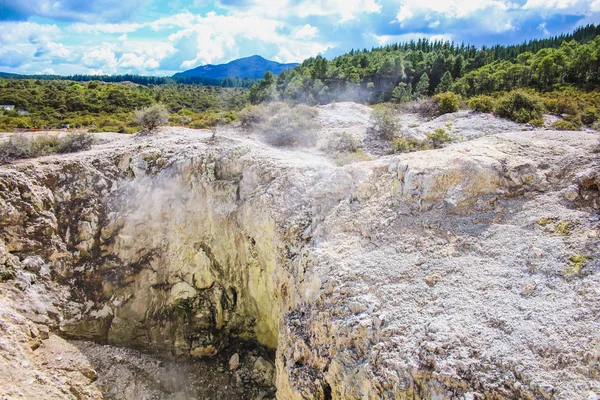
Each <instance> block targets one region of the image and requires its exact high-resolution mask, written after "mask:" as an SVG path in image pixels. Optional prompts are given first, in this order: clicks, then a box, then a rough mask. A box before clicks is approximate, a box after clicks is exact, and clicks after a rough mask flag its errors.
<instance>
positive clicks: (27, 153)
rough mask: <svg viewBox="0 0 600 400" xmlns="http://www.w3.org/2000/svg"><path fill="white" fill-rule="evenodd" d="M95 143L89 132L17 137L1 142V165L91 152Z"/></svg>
mask: <svg viewBox="0 0 600 400" xmlns="http://www.w3.org/2000/svg"><path fill="white" fill-rule="evenodd" d="M93 143H94V136H93V135H92V134H91V133H87V132H71V133H68V134H66V135H63V136H58V135H36V136H26V135H16V136H13V137H11V138H10V139H8V140H5V141H2V142H0V164H5V163H9V162H11V161H13V160H16V159H21V158H31V157H41V156H46V155H49V154H55V153H74V152H78V151H84V150H89V149H91V147H92V144H93Z"/></svg>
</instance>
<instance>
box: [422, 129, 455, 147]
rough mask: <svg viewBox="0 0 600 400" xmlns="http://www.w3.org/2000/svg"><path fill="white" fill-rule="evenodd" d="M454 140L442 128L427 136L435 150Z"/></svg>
mask: <svg viewBox="0 0 600 400" xmlns="http://www.w3.org/2000/svg"><path fill="white" fill-rule="evenodd" d="M453 140H454V138H453V137H452V136H450V135H449V134H448V133H447V132H446V130H445V129H441V128H440V129H436V130H435V131H433V132H430V133H428V134H427V142H428V144H429V145H430V146H431V147H433V148H434V149H438V148H440V147H442V145H444V144H445V143H449V142H451V141H453Z"/></svg>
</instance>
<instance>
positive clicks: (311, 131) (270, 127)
mask: <svg viewBox="0 0 600 400" xmlns="http://www.w3.org/2000/svg"><path fill="white" fill-rule="evenodd" d="M281 104H282V103H280V105H277V106H275V107H268V108H269V109H270V110H273V111H275V112H276V113H275V114H274V115H273V116H272V117H270V118H269V119H268V121H266V122H265V123H263V124H261V125H259V127H260V128H262V131H263V133H264V135H265V139H266V141H267V142H268V143H269V144H271V145H273V146H313V145H314V144H315V142H316V132H317V128H318V126H319V125H318V124H317V122H316V121H315V118H316V116H317V114H318V113H317V110H315V109H314V108H311V107H308V106H306V105H298V106H296V107H294V108H290V107H289V106H287V105H285V104H284V105H281Z"/></svg>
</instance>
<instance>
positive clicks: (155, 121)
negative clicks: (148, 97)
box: [133, 104, 169, 131]
mask: <svg viewBox="0 0 600 400" xmlns="http://www.w3.org/2000/svg"><path fill="white" fill-rule="evenodd" d="M133 120H134V122H135V123H136V124H138V125H141V126H143V127H144V128H146V129H147V130H149V131H153V130H155V129H156V128H157V127H159V126H160V125H165V124H168V123H169V112H168V111H167V108H166V107H165V106H164V105H162V104H155V105H153V106H150V107H146V108H143V109H141V110H138V111H136V112H135V116H134V119H133Z"/></svg>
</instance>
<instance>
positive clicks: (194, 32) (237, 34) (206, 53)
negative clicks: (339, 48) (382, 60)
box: [153, 13, 331, 70]
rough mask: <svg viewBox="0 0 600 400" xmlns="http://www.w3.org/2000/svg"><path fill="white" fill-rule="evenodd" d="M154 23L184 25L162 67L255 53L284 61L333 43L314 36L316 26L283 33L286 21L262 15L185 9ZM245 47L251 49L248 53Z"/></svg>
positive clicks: (173, 36)
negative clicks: (195, 11)
mask: <svg viewBox="0 0 600 400" xmlns="http://www.w3.org/2000/svg"><path fill="white" fill-rule="evenodd" d="M153 25H154V27H156V28H158V27H162V26H176V25H179V26H181V27H182V28H183V29H180V30H179V31H177V32H175V33H173V34H171V35H170V36H169V41H170V43H171V44H172V46H173V48H174V51H173V52H171V54H170V55H169V56H168V57H166V58H165V59H162V61H161V68H162V69H167V70H181V69H189V68H193V67H197V66H198V65H202V64H214V63H220V62H226V61H230V60H232V59H235V58H238V57H242V56H249V55H252V54H256V53H258V54H262V55H264V56H265V57H267V58H272V59H275V60H277V61H281V62H295V61H302V60H304V59H305V58H308V57H311V56H314V55H316V54H318V53H320V52H324V51H326V50H327V49H328V48H329V47H331V45H330V44H327V43H322V42H320V41H316V40H314V37H315V36H317V34H318V29H317V28H316V27H313V26H311V25H309V24H306V25H304V26H301V27H298V28H297V29H295V30H292V33H291V34H289V35H288V34H285V33H284V30H285V28H286V24H285V23H284V22H283V21H281V20H278V19H275V18H270V17H267V16H260V15H249V14H238V15H236V14H229V15H217V14H215V13H208V14H207V15H206V16H204V17H203V16H199V15H193V14H191V13H182V14H180V15H174V16H171V17H169V18H165V19H161V20H158V21H155V23H153ZM223 27H227V29H223ZM246 49H252V50H251V52H250V53H248V51H247V50H246Z"/></svg>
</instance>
